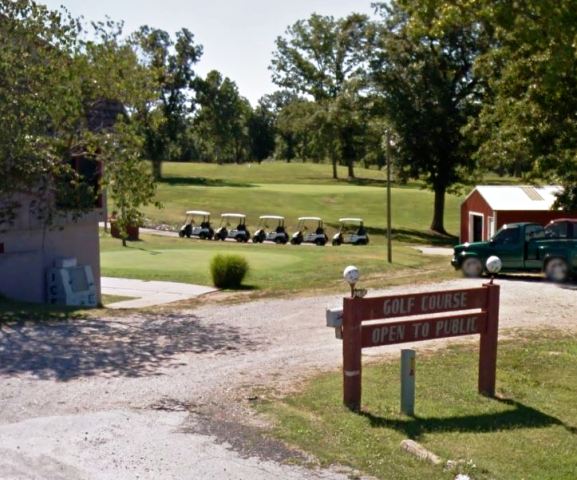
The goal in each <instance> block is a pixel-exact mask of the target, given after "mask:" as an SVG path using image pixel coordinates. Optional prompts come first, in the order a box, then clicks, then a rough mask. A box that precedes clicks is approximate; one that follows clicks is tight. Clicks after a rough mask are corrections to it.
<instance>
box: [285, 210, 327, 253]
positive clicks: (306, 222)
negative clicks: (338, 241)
mask: <svg viewBox="0 0 577 480" xmlns="http://www.w3.org/2000/svg"><path fill="white" fill-rule="evenodd" d="M328 239H329V237H327V235H326V233H325V228H324V225H323V219H322V218H320V217H300V218H299V223H298V226H297V231H296V232H295V233H293V235H292V237H291V244H292V245H300V244H301V243H314V244H315V245H318V246H320V247H322V246H323V245H325V244H326V243H327V241H328Z"/></svg>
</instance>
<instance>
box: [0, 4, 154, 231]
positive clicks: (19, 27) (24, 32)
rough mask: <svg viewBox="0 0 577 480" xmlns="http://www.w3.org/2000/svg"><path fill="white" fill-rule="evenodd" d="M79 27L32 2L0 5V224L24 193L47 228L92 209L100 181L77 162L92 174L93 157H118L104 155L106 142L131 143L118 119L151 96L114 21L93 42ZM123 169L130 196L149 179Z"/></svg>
mask: <svg viewBox="0 0 577 480" xmlns="http://www.w3.org/2000/svg"><path fill="white" fill-rule="evenodd" d="M82 33H83V32H82V26H81V25H80V23H79V22H77V21H76V20H74V19H72V18H70V17H69V16H67V15H65V14H63V13H61V12H53V11H49V10H48V9H46V8H45V7H43V6H41V5H37V4H36V3H34V2H32V1H31V0H18V1H15V2H13V1H2V2H0V36H1V37H2V41H3V44H2V48H0V172H1V174H0V197H1V198H0V200H1V201H0V207H1V210H0V223H6V224H8V223H9V222H10V221H11V220H12V219H13V218H14V215H15V214H16V211H17V208H18V207H19V203H20V202H19V201H18V200H19V199H22V197H23V196H25V197H26V198H30V197H31V198H32V201H31V203H30V207H29V208H30V210H31V211H30V213H31V214H33V215H35V216H36V217H37V218H38V219H39V220H40V221H42V222H43V223H44V225H49V224H50V223H51V222H52V221H53V220H54V218H55V216H56V215H59V214H60V213H63V214H69V213H70V212H76V213H82V212H84V211H87V210H89V209H91V208H94V205H95V197H96V195H97V194H98V193H99V191H98V190H99V187H100V186H99V185H97V184H95V183H93V182H92V181H91V180H92V179H89V178H87V176H86V173H85V172H83V171H82V168H80V167H79V162H80V161H82V162H83V165H84V166H86V165H88V164H90V163H92V164H93V165H92V167H90V168H89V170H91V171H92V172H94V171H95V168H94V162H97V161H105V160H109V165H110V166H112V163H114V162H119V161H121V158H122V157H121V156H114V157H107V154H106V152H107V150H108V148H107V145H110V144H112V143H113V144H115V145H116V146H117V148H119V149H123V148H124V146H126V147H127V148H129V147H130V145H133V144H134V141H133V137H132V135H133V133H130V134H129V133H128V129H127V128H125V127H123V126H122V124H123V123H125V121H127V120H128V115H129V114H130V112H133V111H134V110H135V109H136V108H138V107H139V106H140V105H142V104H145V103H147V102H149V101H150V100H151V99H153V98H154V96H155V95H156V92H155V90H154V88H152V86H151V84H150V82H149V81H148V78H149V76H148V74H147V72H146V71H145V70H144V69H143V68H142V67H141V66H140V65H139V64H138V61H137V57H136V55H135V53H134V52H133V50H132V49H131V48H130V46H129V45H127V44H126V43H124V42H121V41H120V40H119V38H120V35H121V32H120V30H119V28H118V27H117V26H115V25H113V24H111V23H108V24H96V25H94V31H93V32H92V35H91V36H90V38H96V40H90V41H87V40H83V38H84V35H82ZM115 121H118V122H119V123H118V125H119V126H120V128H115ZM138 154H139V152H136V153H133V156H134V155H138ZM115 171H118V169H114V168H110V169H108V172H107V169H106V167H105V172H107V173H106V175H105V181H107V182H108V183H109V184H110V185H112V184H113V183H114V181H115V180H118V179H117V178H115V176H114V172H115ZM122 175H123V177H124V180H123V181H124V185H125V189H127V194H128V193H130V189H131V188H132V189H133V188H141V186H142V182H141V180H143V179H144V181H146V179H147V178H149V177H150V175H149V174H148V172H145V171H143V169H127V168H125V169H124V171H123V172H122ZM131 185H132V186H131ZM148 192H150V189H149V190H148ZM151 195H152V194H150V195H149V196H148V198H146V199H145V198H144V196H142V195H141V196H140V200H139V203H138V205H142V202H146V201H149V200H150V198H151ZM138 205H136V204H134V203H132V204H131V206H133V207H134V206H138ZM32 210H33V211H32Z"/></svg>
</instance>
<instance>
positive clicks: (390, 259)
mask: <svg viewBox="0 0 577 480" xmlns="http://www.w3.org/2000/svg"><path fill="white" fill-rule="evenodd" d="M386 141H387V261H388V262H389V263H393V245H392V240H391V132H390V131H389V130H387V139H386Z"/></svg>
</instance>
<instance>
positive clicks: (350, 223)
mask: <svg viewBox="0 0 577 480" xmlns="http://www.w3.org/2000/svg"><path fill="white" fill-rule="evenodd" d="M339 223H340V226H339V231H338V232H337V233H336V234H335V235H334V236H333V245H334V246H338V245H342V244H343V243H348V244H351V245H367V244H368V243H369V235H368V234H367V230H366V229H365V226H364V223H363V219H362V218H339Z"/></svg>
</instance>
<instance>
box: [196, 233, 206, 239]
mask: <svg viewBox="0 0 577 480" xmlns="http://www.w3.org/2000/svg"><path fill="white" fill-rule="evenodd" d="M198 238H200V239H201V240H206V232H200V233H199V234H198Z"/></svg>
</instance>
